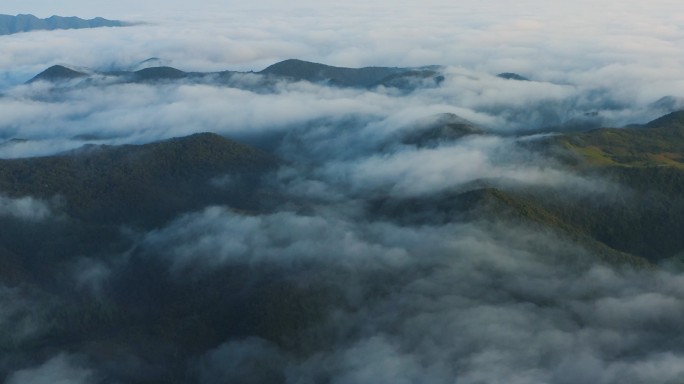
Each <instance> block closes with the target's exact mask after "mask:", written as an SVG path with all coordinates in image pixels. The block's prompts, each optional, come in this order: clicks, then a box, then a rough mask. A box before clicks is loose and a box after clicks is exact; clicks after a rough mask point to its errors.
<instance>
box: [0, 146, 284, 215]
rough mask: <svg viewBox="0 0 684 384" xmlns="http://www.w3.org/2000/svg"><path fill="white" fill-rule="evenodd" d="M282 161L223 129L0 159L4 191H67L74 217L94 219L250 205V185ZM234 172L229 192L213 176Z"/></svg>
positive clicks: (53, 193) (68, 206) (46, 193)
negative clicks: (223, 134) (213, 205)
mask: <svg viewBox="0 0 684 384" xmlns="http://www.w3.org/2000/svg"><path fill="white" fill-rule="evenodd" d="M275 164H276V161H275V159H274V158H272V157H270V156H269V155H267V154H265V153H262V152H260V151H258V150H256V149H253V148H251V147H248V146H246V145H243V144H239V143H236V142H234V141H231V140H228V139H225V138H223V137H221V136H218V135H215V134H209V133H204V134H195V135H191V136H188V137H183V138H177V139H170V140H166V141H162V142H158V143H152V144H145V145H139V146H135V145H126V146H120V147H107V146H99V147H98V146H89V147H84V148H82V149H80V150H76V151H73V152H70V153H65V154H61V155H57V156H50V157H42V158H29V159H12V160H0V192H2V193H4V194H6V195H8V196H10V197H19V196H26V195H28V196H34V197H38V198H44V199H50V198H52V197H53V196H62V197H63V198H64V199H65V200H66V211H67V213H68V214H69V215H70V216H73V217H75V218H79V219H82V220H86V221H96V222H105V223H106V222H112V223H124V222H128V221H130V220H133V221H134V222H138V223H147V224H154V223H159V222H161V221H163V220H166V219H168V218H171V217H173V216H175V215H176V214H177V213H178V212H180V211H184V210H189V209H193V208H199V207H202V206H205V205H206V204H208V203H211V202H215V203H218V202H228V203H232V204H234V205H236V206H238V207H240V208H246V207H248V206H249V196H250V191H249V186H251V185H252V184H253V183H254V182H256V180H257V179H258V177H259V176H260V174H261V173H262V172H264V171H266V170H267V169H268V168H269V167H271V166H273V165H275ZM225 174H232V175H234V176H235V178H236V180H237V179H240V180H241V181H242V182H244V185H239V183H237V182H236V183H235V185H234V188H232V189H231V190H230V191H229V192H231V193H226V191H223V192H221V191H219V190H218V189H217V188H212V186H211V184H210V182H209V181H210V179H211V178H213V177H218V176H222V175H225Z"/></svg>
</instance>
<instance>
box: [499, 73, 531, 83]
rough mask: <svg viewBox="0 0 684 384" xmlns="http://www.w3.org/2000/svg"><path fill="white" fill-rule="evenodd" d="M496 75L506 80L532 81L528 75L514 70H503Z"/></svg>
mask: <svg viewBox="0 0 684 384" xmlns="http://www.w3.org/2000/svg"><path fill="white" fill-rule="evenodd" d="M496 76H497V77H500V78H502V79H506V80H518V81H530V79H528V78H527V77H525V76H521V75H518V74H517V73H513V72H503V73H499V74H498V75H496Z"/></svg>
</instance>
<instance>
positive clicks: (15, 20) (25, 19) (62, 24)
mask: <svg viewBox="0 0 684 384" xmlns="http://www.w3.org/2000/svg"><path fill="white" fill-rule="evenodd" d="M127 25H131V24H129V23H125V22H123V21H118V20H107V19H103V18H102V17H96V18H94V19H90V20H85V19H81V18H78V17H73V16H72V17H61V16H51V17H48V18H46V19H40V18H38V17H36V16H34V15H17V16H12V15H0V35H11V34H14V33H20V32H30V31H38V30H55V29H84V28H101V27H124V26H127Z"/></svg>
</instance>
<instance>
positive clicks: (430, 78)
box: [29, 59, 444, 90]
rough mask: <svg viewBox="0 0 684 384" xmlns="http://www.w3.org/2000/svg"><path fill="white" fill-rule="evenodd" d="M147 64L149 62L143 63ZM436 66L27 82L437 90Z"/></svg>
mask: <svg viewBox="0 0 684 384" xmlns="http://www.w3.org/2000/svg"><path fill="white" fill-rule="evenodd" d="M146 61H148V60H146ZM439 71H440V68H439V67H437V66H428V67H418V68H398V67H364V68H344V67H334V66H329V65H324V64H318V63H312V62H308V61H303V60H295V59H289V60H284V61H282V62H279V63H276V64H273V65H271V66H269V67H267V68H265V69H264V70H262V71H260V72H236V71H221V72H210V73H202V72H185V71H181V70H179V69H176V68H173V67H168V66H154V67H146V68H143V69H140V70H136V71H124V70H122V71H109V72H101V71H92V70H84V69H75V68H70V67H67V66H63V65H54V66H52V67H50V68H47V69H46V70H45V71H43V72H41V73H39V74H38V75H36V76H35V77H34V78H32V79H31V80H29V82H36V81H50V82H60V81H64V80H70V79H78V78H80V79H81V80H88V81H90V82H93V83H97V82H98V81H104V82H107V83H112V82H115V83H121V82H160V81H174V80H181V79H184V80H186V81H192V82H207V83H210V84H221V83H223V84H228V85H233V86H241V84H242V83H245V84H253V83H254V81H249V82H241V79H242V76H245V75H247V76H256V77H258V78H259V79H261V82H258V83H257V86H259V87H268V86H269V85H272V82H273V81H274V80H278V79H281V80H286V81H308V82H312V83H319V84H324V85H330V86H338V87H357V88H374V87H379V86H384V87H394V88H400V89H407V90H410V89H414V88H417V87H425V86H436V85H438V84H439V83H440V82H442V81H443V80H444V77H443V76H442V75H441V74H440V72H439ZM242 86H243V87H244V86H246V85H244V84H243V85H242Z"/></svg>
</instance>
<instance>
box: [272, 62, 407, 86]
mask: <svg viewBox="0 0 684 384" xmlns="http://www.w3.org/2000/svg"><path fill="white" fill-rule="evenodd" d="M406 71H408V69H405V68H395V67H392V68H390V67H364V68H344V67H333V66H330V65H325V64H319V63H312V62H308V61H303V60H297V59H288V60H285V61H281V62H279V63H276V64H273V65H271V66H269V67H267V68H266V69H264V70H263V71H261V72H259V73H261V74H267V75H276V76H283V77H288V78H291V79H295V80H306V81H310V82H321V81H328V82H330V83H331V84H333V85H341V86H356V87H368V86H371V85H375V84H377V83H380V82H381V81H382V80H383V79H384V78H386V77H388V76H391V75H394V74H397V73H401V72H406Z"/></svg>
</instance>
